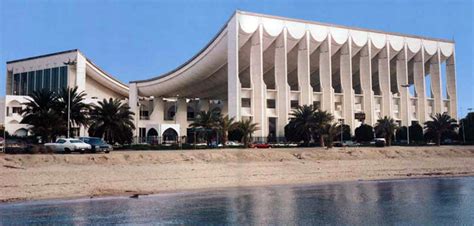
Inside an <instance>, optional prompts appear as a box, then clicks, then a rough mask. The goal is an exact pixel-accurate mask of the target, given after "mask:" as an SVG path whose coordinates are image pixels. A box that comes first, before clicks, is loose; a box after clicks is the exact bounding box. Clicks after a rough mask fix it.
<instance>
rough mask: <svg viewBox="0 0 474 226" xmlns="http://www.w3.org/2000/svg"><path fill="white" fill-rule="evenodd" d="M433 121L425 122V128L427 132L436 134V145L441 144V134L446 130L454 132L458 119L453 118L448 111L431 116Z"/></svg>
mask: <svg viewBox="0 0 474 226" xmlns="http://www.w3.org/2000/svg"><path fill="white" fill-rule="evenodd" d="M430 117H431V121H427V122H425V129H427V133H433V134H435V135H436V136H435V137H436V145H438V146H439V145H440V144H441V135H442V134H443V133H445V132H452V131H454V130H455V129H456V128H457V127H458V124H457V123H456V119H453V118H451V116H449V115H448V114H447V113H446V112H444V113H443V114H440V113H437V114H436V115H435V116H430Z"/></svg>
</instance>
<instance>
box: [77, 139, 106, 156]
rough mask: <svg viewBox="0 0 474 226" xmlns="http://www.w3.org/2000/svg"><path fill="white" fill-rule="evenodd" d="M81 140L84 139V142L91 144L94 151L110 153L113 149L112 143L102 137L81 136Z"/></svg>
mask: <svg viewBox="0 0 474 226" xmlns="http://www.w3.org/2000/svg"><path fill="white" fill-rule="evenodd" d="M79 140H82V141H84V143H87V144H90V145H91V151H92V152H94V153H95V152H105V153H109V152H110V151H112V150H113V148H112V145H110V144H107V142H105V141H104V140H102V138H100V137H79Z"/></svg>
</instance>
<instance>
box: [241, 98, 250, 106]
mask: <svg viewBox="0 0 474 226" xmlns="http://www.w3.org/2000/svg"><path fill="white" fill-rule="evenodd" d="M250 106H252V103H251V101H250V98H242V107H243V108H249V107H250Z"/></svg>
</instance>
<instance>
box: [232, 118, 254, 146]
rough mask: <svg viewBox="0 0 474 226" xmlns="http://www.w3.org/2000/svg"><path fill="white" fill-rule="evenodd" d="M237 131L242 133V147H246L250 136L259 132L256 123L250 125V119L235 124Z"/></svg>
mask: <svg viewBox="0 0 474 226" xmlns="http://www.w3.org/2000/svg"><path fill="white" fill-rule="evenodd" d="M237 129H238V130H239V131H240V132H241V133H242V142H243V143H244V147H248V145H249V141H250V140H251V139H252V134H253V133H254V132H255V131H257V130H259V129H260V128H258V124H257V123H252V120H251V119H244V120H242V121H240V122H238V123H237Z"/></svg>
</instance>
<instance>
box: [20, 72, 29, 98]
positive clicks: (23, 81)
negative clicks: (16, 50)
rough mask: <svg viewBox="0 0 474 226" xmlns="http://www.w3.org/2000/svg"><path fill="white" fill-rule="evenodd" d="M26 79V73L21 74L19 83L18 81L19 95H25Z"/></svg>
mask: <svg viewBox="0 0 474 226" xmlns="http://www.w3.org/2000/svg"><path fill="white" fill-rule="evenodd" d="M27 79H28V74H27V73H26V72H23V73H21V81H20V95H26V94H27V93H26V84H27V81H28V80H27Z"/></svg>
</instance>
